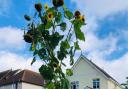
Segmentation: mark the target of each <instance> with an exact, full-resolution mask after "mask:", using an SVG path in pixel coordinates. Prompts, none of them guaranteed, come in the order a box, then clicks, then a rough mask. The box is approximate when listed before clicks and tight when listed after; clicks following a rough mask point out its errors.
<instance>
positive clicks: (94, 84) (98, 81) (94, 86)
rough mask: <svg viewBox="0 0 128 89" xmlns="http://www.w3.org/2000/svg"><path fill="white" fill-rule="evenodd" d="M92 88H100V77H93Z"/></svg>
mask: <svg viewBox="0 0 128 89" xmlns="http://www.w3.org/2000/svg"><path fill="white" fill-rule="evenodd" d="M93 88H94V89H100V79H94V80H93Z"/></svg>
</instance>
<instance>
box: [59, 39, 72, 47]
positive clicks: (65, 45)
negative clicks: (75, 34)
mask: <svg viewBox="0 0 128 89" xmlns="http://www.w3.org/2000/svg"><path fill="white" fill-rule="evenodd" d="M61 46H62V47H63V48H66V49H69V48H70V45H69V43H68V41H67V40H65V41H62V42H61Z"/></svg>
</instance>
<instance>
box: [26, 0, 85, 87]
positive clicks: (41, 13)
mask: <svg viewBox="0 0 128 89" xmlns="http://www.w3.org/2000/svg"><path fill="white" fill-rule="evenodd" d="M52 4H53V6H51V7H49V6H48V5H47V4H45V5H44V8H43V7H42V4H41V3H36V4H35V9H36V12H35V14H34V16H33V17H30V16H28V15H24V17H25V19H26V20H27V21H28V25H27V27H26V29H24V40H25V41H26V42H27V43H29V44H30V45H31V46H30V51H32V52H33V60H32V62H31V64H33V63H34V62H35V61H36V60H37V59H40V60H42V61H43V62H45V64H43V65H42V66H41V67H40V68H39V72H40V74H41V75H42V76H43V78H44V79H45V80H46V82H47V83H46V85H45V86H44V87H45V88H47V89H69V81H68V79H67V78H66V76H72V75H73V72H72V70H71V69H69V68H68V69H66V73H64V72H63V70H62V66H66V64H65V63H64V62H63V61H64V59H65V58H66V57H67V56H70V59H69V61H70V65H73V64H74V59H73V57H74V54H75V52H76V50H80V47H79V44H78V42H79V40H82V41H85V37H84V34H83V32H82V31H81V27H82V26H83V25H85V18H84V16H83V15H81V13H80V11H78V10H77V11H75V13H72V12H71V11H70V10H69V9H68V8H67V7H66V6H65V5H64V1H63V0H52ZM65 19H66V21H65ZM67 20H68V21H67ZM67 23H70V24H71V26H70V27H68V26H67ZM72 40H73V41H72Z"/></svg>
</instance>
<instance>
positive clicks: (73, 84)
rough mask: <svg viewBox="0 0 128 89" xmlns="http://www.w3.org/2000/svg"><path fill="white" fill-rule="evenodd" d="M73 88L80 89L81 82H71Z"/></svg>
mask: <svg viewBox="0 0 128 89" xmlns="http://www.w3.org/2000/svg"><path fill="white" fill-rule="evenodd" d="M73 86H75V87H76V89H79V81H73V82H71V89H73Z"/></svg>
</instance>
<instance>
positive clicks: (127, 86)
mask: <svg viewBox="0 0 128 89" xmlns="http://www.w3.org/2000/svg"><path fill="white" fill-rule="evenodd" d="M126 79H127V81H126V83H122V84H121V85H122V87H123V89H128V77H126Z"/></svg>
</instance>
